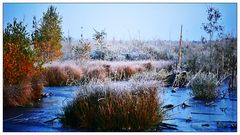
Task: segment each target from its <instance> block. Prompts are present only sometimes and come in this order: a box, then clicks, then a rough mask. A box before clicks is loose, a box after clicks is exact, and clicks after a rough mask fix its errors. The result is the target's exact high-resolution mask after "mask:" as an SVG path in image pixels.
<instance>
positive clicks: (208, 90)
mask: <svg viewBox="0 0 240 135" xmlns="http://www.w3.org/2000/svg"><path fill="white" fill-rule="evenodd" d="M217 85H218V80H217V77H216V75H214V74H212V73H208V74H206V73H199V74H197V75H196V76H195V77H194V78H193V79H192V80H191V81H190V87H191V88H192V92H193V96H194V97H195V98H196V99H200V100H204V101H211V100H215V99H216V98H217V97H218V96H219V91H218V90H217Z"/></svg>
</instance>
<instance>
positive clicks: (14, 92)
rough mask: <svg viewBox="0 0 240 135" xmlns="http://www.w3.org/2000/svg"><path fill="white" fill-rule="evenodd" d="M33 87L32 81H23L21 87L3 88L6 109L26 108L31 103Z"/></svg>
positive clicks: (8, 86)
mask: <svg viewBox="0 0 240 135" xmlns="http://www.w3.org/2000/svg"><path fill="white" fill-rule="evenodd" d="M32 90H33V89H32V86H31V83H30V81H22V82H21V83H20V84H19V85H7V86H6V85H5V86H4V87H3V105H4V107H15V106H24V105H26V104H28V103H29V102H30V101H31V97H32Z"/></svg>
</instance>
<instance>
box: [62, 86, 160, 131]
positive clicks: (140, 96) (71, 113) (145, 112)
mask: <svg viewBox="0 0 240 135" xmlns="http://www.w3.org/2000/svg"><path fill="white" fill-rule="evenodd" d="M121 87H122V88H119V87H117V88H116V87H111V86H110V85H108V84H99V85H97V86H96V85H94V86H91V85H88V86H86V87H83V88H82V89H81V90H80V92H79V93H78V95H77V97H76V98H75V99H74V100H73V101H72V102H70V103H69V104H68V105H67V106H66V107H65V108H64V112H63V114H62V117H61V122H62V123H63V125H64V126H65V127H71V128H76V129H81V130H87V131H144V130H148V129H151V128H155V127H156V126H157V124H159V123H160V122H161V121H162V120H163V117H164V114H163V112H162V111H161V107H160V106H161V103H160V102H159V98H158V91H157V88H156V87H154V86H151V87H150V86H148V87H146V86H143V85H142V86H141V85H131V86H129V85H128V87H124V86H121ZM123 87H124V88H123ZM123 89H124V90H123Z"/></svg>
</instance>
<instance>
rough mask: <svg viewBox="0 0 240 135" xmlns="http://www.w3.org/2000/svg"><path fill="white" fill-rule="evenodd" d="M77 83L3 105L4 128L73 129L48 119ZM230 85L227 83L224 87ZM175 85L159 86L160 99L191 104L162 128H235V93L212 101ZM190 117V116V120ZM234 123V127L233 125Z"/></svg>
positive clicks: (175, 111) (174, 112)
mask: <svg viewBox="0 0 240 135" xmlns="http://www.w3.org/2000/svg"><path fill="white" fill-rule="evenodd" d="M78 89H80V88H79V87H76V86H68V87H47V88H45V93H52V96H50V97H47V98H43V99H42V101H41V102H40V103H39V104H38V105H37V106H36V107H24V108H23V107H18V108H4V113H3V131H5V132H33V131H38V132H62V131H63V132H70V131H73V132H74V131H77V130H74V129H66V128H63V127H62V125H61V123H60V122H59V121H58V120H57V119H56V120H54V121H49V120H52V119H54V118H56V117H57V116H58V114H60V113H61V111H62V107H63V106H64V105H66V103H67V101H69V100H72V98H73V97H74V96H75V94H76V91H77V90H78ZM220 89H221V90H222V91H225V90H226V89H227V85H226V83H224V84H223V85H222V86H221V88H220ZM171 90H172V88H164V90H160V96H161V100H163V101H164V104H165V105H167V104H173V105H174V106H176V105H179V104H181V103H182V102H184V101H185V102H186V103H187V104H188V105H190V106H191V107H186V108H183V107H182V106H181V105H179V106H178V107H175V108H174V109H172V110H169V111H167V118H168V119H169V120H166V121H164V122H165V123H169V124H175V125H177V127H175V128H176V130H172V129H171V130H170V129H163V130H161V131H163V132H189V131H190V132H192V131H197V132H209V131H215V132H222V131H224V132H235V131H237V129H236V128H233V126H234V125H236V121H237V100H236V98H237V97H236V93H234V94H229V95H228V96H226V99H221V100H218V101H216V102H214V103H211V105H206V104H205V103H204V102H201V101H198V100H194V99H192V98H191V94H189V93H191V90H190V89H186V88H181V89H177V90H176V93H172V92H171ZM190 117H191V120H190V121H189V120H187V119H189V118H190ZM231 126H232V127H231Z"/></svg>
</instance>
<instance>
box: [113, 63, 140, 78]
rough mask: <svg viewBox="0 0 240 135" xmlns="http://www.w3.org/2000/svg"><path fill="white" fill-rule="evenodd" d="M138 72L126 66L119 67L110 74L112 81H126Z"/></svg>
mask: <svg viewBox="0 0 240 135" xmlns="http://www.w3.org/2000/svg"><path fill="white" fill-rule="evenodd" d="M137 71H138V70H136V68H134V67H132V66H130V65H128V66H119V67H117V69H116V70H115V71H113V72H112V79H113V80H127V79H129V78H130V77H131V76H132V75H134V74H136V73H137Z"/></svg>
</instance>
